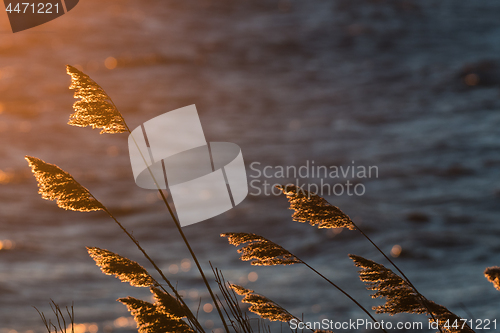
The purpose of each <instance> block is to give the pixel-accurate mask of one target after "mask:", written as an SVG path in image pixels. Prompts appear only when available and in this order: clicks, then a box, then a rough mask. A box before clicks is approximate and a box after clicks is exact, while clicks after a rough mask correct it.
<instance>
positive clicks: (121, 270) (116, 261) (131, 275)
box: [87, 247, 157, 287]
mask: <svg viewBox="0 0 500 333" xmlns="http://www.w3.org/2000/svg"><path fill="white" fill-rule="evenodd" d="M87 251H88V253H89V255H90V257H92V259H94V261H95V263H96V265H97V266H98V267H99V268H100V269H101V271H102V272H103V273H104V274H107V275H114V276H116V277H117V278H119V279H120V281H122V282H129V283H130V285H131V286H133V287H150V286H152V285H155V284H157V283H156V281H155V280H154V279H153V278H152V277H151V275H149V273H148V272H147V271H146V270H145V269H144V267H142V266H141V265H139V264H138V263H137V262H135V261H132V260H130V259H127V258H125V257H122V256H120V255H119V254H116V253H114V252H111V251H108V250H103V249H100V248H98V247H87Z"/></svg>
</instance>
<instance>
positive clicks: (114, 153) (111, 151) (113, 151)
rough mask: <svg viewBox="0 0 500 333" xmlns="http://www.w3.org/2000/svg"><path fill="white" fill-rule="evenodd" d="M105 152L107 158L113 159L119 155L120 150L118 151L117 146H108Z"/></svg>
mask: <svg viewBox="0 0 500 333" xmlns="http://www.w3.org/2000/svg"><path fill="white" fill-rule="evenodd" d="M106 152H107V153H108V155H109V156H111V157H115V156H118V154H119V153H120V149H118V147H117V146H110V147H108V149H106Z"/></svg>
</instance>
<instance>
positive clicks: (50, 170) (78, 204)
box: [25, 156, 104, 212]
mask: <svg viewBox="0 0 500 333" xmlns="http://www.w3.org/2000/svg"><path fill="white" fill-rule="evenodd" d="M25 159H26V160H27V161H28V163H29V166H30V167H31V171H32V172H33V175H34V176H35V178H36V180H37V181H38V193H39V194H41V195H42V198H43V199H46V200H57V205H58V206H59V207H60V208H64V209H68V210H75V211H79V212H90V211H93V210H103V209H104V206H103V205H102V204H101V203H100V202H99V201H97V200H96V199H95V198H94V197H93V196H92V194H90V192H89V191H88V190H87V189H86V188H85V187H83V186H82V185H80V183H78V182H77V181H76V180H75V179H74V178H73V176H71V175H70V174H69V173H67V172H66V171H63V170H62V169H61V168H59V167H58V166H57V165H54V164H50V163H46V162H44V161H42V160H41V159H39V158H36V157H31V156H25Z"/></svg>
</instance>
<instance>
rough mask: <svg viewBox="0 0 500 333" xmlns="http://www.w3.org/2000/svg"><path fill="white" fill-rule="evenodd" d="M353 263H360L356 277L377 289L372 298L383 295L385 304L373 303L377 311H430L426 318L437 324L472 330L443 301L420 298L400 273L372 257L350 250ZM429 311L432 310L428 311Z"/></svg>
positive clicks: (453, 332) (459, 331)
mask: <svg viewBox="0 0 500 333" xmlns="http://www.w3.org/2000/svg"><path fill="white" fill-rule="evenodd" d="M349 257H350V258H351V259H352V260H353V261H354V265H355V266H356V267H360V268H361V270H360V271H359V277H360V279H361V281H363V282H365V283H366V284H367V289H368V290H374V291H376V293H374V294H373V295H372V297H373V298H378V297H381V298H385V299H386V302H385V304H384V305H379V306H374V307H373V310H375V311H376V312H377V313H388V314H390V315H395V314H397V313H402V312H406V313H415V314H426V315H429V316H430V315H431V313H432V315H433V318H429V321H431V322H436V323H438V325H439V327H440V328H441V329H442V330H444V331H446V332H450V333H473V332H474V331H473V330H472V329H471V328H470V327H469V326H468V325H467V324H466V323H464V322H463V321H461V320H460V319H461V318H460V317H458V316H457V315H455V314H454V313H452V312H451V311H449V310H448V309H447V308H445V307H444V306H442V305H439V304H436V303H434V302H432V301H429V300H427V299H423V300H422V299H421V298H420V297H419V295H418V294H417V293H416V292H415V291H414V289H413V288H412V287H411V286H410V285H409V284H408V282H407V281H405V280H404V279H402V278H401V277H399V276H398V275H397V274H395V273H394V272H393V271H391V270H390V269H388V268H386V267H384V265H381V264H378V263H376V262H374V261H372V260H369V259H365V258H363V257H360V256H357V255H353V254H350V255H349ZM422 303H424V304H422ZM429 311H431V312H429ZM455 322H456V323H458V327H452V326H453V323H455Z"/></svg>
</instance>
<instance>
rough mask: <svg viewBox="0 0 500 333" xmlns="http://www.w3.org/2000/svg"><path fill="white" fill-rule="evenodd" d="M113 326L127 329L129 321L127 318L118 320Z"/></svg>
mask: <svg viewBox="0 0 500 333" xmlns="http://www.w3.org/2000/svg"><path fill="white" fill-rule="evenodd" d="M113 324H114V325H115V327H127V326H128V319H127V318H126V317H120V318H116V319H115V321H114V322H113Z"/></svg>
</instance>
